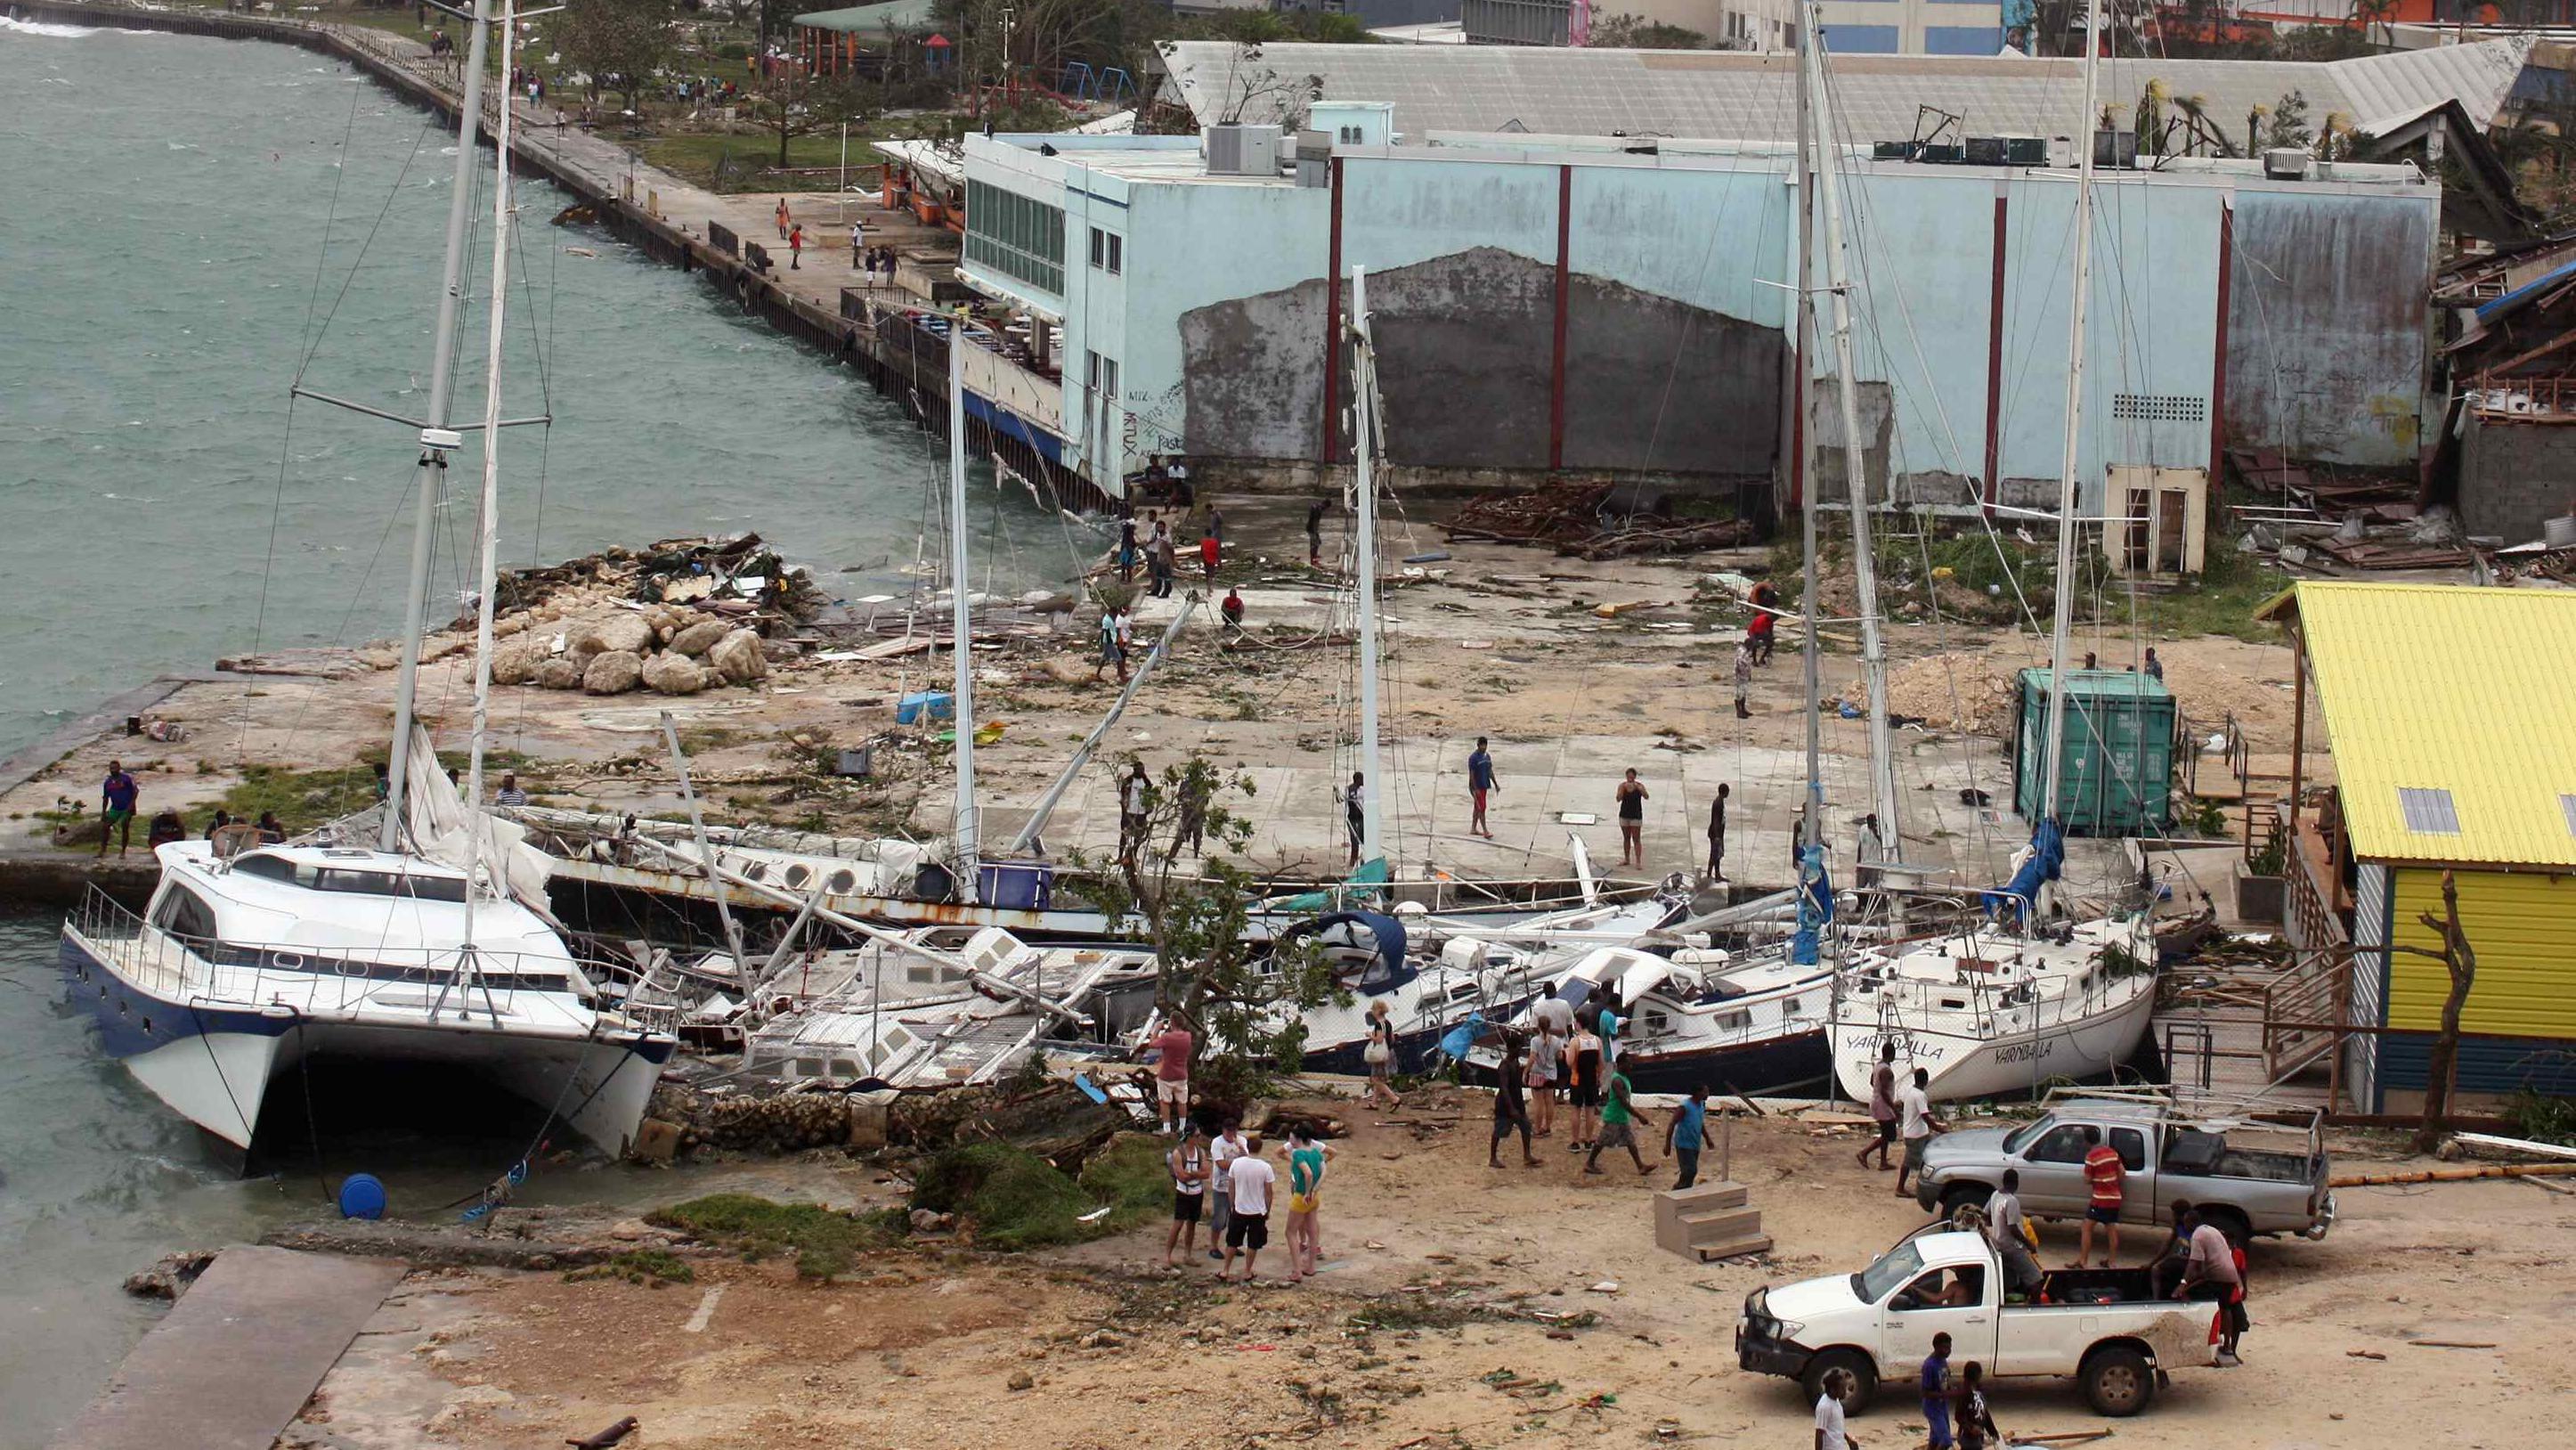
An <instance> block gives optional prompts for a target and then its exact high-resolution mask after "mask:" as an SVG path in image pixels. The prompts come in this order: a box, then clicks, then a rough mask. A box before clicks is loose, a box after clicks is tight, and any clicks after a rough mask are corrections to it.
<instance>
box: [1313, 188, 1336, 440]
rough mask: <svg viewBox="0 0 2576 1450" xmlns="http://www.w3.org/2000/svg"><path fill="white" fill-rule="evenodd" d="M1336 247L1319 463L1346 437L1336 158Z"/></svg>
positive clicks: (1327, 279)
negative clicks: (1343, 405)
mask: <svg viewBox="0 0 2576 1450" xmlns="http://www.w3.org/2000/svg"><path fill="white" fill-rule="evenodd" d="M1332 207H1333V222H1332V243H1331V245H1330V247H1329V248H1328V249H1327V252H1326V257H1325V262H1324V418H1323V427H1322V428H1321V430H1320V437H1321V442H1320V444H1319V451H1318V452H1317V453H1316V455H1315V461H1316V462H1318V463H1331V462H1332V461H1333V460H1335V459H1336V458H1339V457H1340V456H1341V435H1342V158H1340V157H1338V156H1336V157H1334V158H1333V202H1332Z"/></svg>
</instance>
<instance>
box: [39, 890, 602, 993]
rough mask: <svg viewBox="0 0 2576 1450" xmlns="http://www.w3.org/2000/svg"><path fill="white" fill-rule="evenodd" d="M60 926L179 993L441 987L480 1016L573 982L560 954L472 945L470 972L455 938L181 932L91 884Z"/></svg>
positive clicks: (128, 971)
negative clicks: (320, 944)
mask: <svg viewBox="0 0 2576 1450" xmlns="http://www.w3.org/2000/svg"><path fill="white" fill-rule="evenodd" d="M66 925H67V926H68V927H69V928H70V929H71V930H72V931H74V932H76V933H78V934H79V935H80V936H81V937H83V938H85V939H86V940H87V941H88V942H89V943H90V944H91V945H93V946H96V947H98V948H100V949H101V950H103V951H104V952H106V953H107V954H108V955H110V956H112V957H113V958H114V963H115V966H116V967H117V969H118V970H119V971H120V973H122V974H123V975H125V976H126V977H128V978H129V979H130V980H131V981H132V982H133V983H134V984H135V985H136V986H138V987H141V988H143V989H144V990H146V991H150V992H152V993H154V994H156V995H158V996H162V997H167V998H170V999H172V1000H175V1001H190V1002H207V1003H231V1004H235V1005H239V1006H244V1007H268V1006H272V1005H284V1006H288V1007H294V1008H299V1009H305V1010H312V1011H347V1010H350V1009H353V1008H356V1007H360V1006H364V1005H367V1004H369V1003H374V1004H376V1005H379V1006H387V1007H392V1006H401V1007H405V1008H412V1007H424V1006H427V1005H429V1003H430V1001H433V1000H435V999H436V994H437V993H438V992H439V991H440V990H442V989H445V990H447V994H448V995H447V1001H446V1003H445V1004H443V1006H444V1007H445V1008H446V1009H447V1010H453V1011H456V1012H458V1013H460V1014H464V1015H468V1016H479V1015H484V1014H486V1013H487V1012H497V1013H500V1014H502V1015H515V1014H516V1011H517V1002H516V998H517V994H518V993H519V992H521V991H535V992H542V993H561V992H568V991H570V990H571V983H570V980H569V978H568V977H567V975H566V973H565V970H564V967H565V963H564V961H563V960H562V959H561V958H557V957H543V956H534V955H530V954H524V953H519V952H503V951H490V950H485V949H481V948H477V949H476V950H475V951H474V953H473V955H472V970H470V971H468V970H465V969H464V968H465V963H464V961H463V960H462V959H463V958H464V956H465V953H463V952H462V951H461V950H459V949H457V948H454V947H413V948H403V947H374V948H370V949H369V950H368V952H367V954H366V955H365V956H364V957H358V956H349V955H337V954H332V953H326V952H321V951H317V950H315V949H314V948H311V947H306V946H284V945H273V944H262V943H247V942H228V941H215V940H210V939H207V938H204V937H194V936H182V935H179V934H177V933H174V932H171V931H167V930H165V929H163V928H161V927H159V926H156V925H154V924H153V923H152V922H150V921H148V920H146V919H145V918H144V917H142V916H141V915H139V914H137V913H136V912H134V911H132V910H129V909H128V908H127V907H125V906H124V905H122V904H120V903H119V902H117V901H116V900H114V899H113V898H111V897H109V896H108V895H107V894H106V893H105V892H102V891H100V890H98V889H97V888H95V887H93V888H91V890H90V892H89V894H88V895H87V896H85V897H83V898H82V900H81V902H80V904H79V905H78V906H76V907H75V908H73V910H72V912H71V915H70V919H69V921H68V922H67V923H66ZM325 984H328V990H326V988H325ZM414 999H418V1000H414Z"/></svg>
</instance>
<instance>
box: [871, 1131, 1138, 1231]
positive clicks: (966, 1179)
mask: <svg viewBox="0 0 2576 1450" xmlns="http://www.w3.org/2000/svg"><path fill="white" fill-rule="evenodd" d="M1163 1147H1164V1145H1162V1144H1160V1143H1157V1142H1156V1141H1154V1139H1152V1138H1150V1137H1147V1136H1144V1135H1142V1134H1122V1135H1120V1136H1119V1138H1118V1139H1117V1140H1116V1141H1115V1142H1113V1143H1111V1144H1110V1145H1109V1147H1108V1148H1107V1149H1105V1150H1103V1151H1102V1152H1101V1153H1100V1154H1099V1155H1098V1156H1096V1157H1094V1158H1093V1159H1092V1160H1091V1162H1090V1163H1089V1164H1088V1165H1087V1166H1086V1167H1085V1168H1084V1169H1083V1172H1082V1177H1081V1178H1080V1179H1079V1180H1076V1179H1073V1178H1069V1177H1067V1176H1065V1174H1064V1173H1062V1172H1061V1171H1059V1170H1058V1169H1057V1168H1056V1167H1055V1165H1053V1164H1051V1163H1049V1162H1047V1161H1046V1160H1045V1159H1043V1158H1040V1157H1039V1156H1037V1155H1036V1154H1034V1153H1031V1152H1029V1151H1028V1150H1026V1149H1024V1148H1015V1147H1013V1146H1011V1145H1010V1144H1008V1143H969V1144H966V1145H964V1146H962V1147H956V1148H950V1149H947V1150H945V1151H943V1152H941V1153H940V1154H938V1155H937V1156H936V1157H934V1158H932V1159H931V1160H930V1162H929V1163H928V1164H927V1165H925V1166H924V1167H923V1169H922V1172H921V1176H920V1178H919V1179H918V1180H917V1181H916V1182H915V1184H914V1186H913V1195H912V1202H913V1206H914V1207H915V1208H924V1209H928V1210H930V1211H931V1212H933V1213H953V1214H955V1215H957V1216H958V1217H959V1218H962V1219H966V1220H969V1221H971V1222H972V1223H973V1224H974V1226H975V1241H976V1242H977V1243H979V1244H984V1245H987V1246H989V1247H992V1248H997V1249H1034V1248H1044V1247H1048V1246H1050V1245H1056V1244H1078V1243H1083V1242H1086V1241H1088V1240H1091V1239H1096V1238H1104V1237H1107V1236H1108V1235H1110V1234H1115V1233H1123V1232H1125V1231H1126V1230H1128V1229H1131V1228H1134V1227H1136V1226H1137V1225H1138V1224H1141V1223H1146V1222H1149V1221H1151V1220H1152V1219H1153V1218H1155V1217H1156V1216H1157V1215H1159V1214H1162V1213H1165V1212H1168V1211H1169V1209H1170V1207H1171V1180H1170V1178H1169V1177H1168V1173H1169V1169H1168V1168H1167V1167H1166V1166H1165V1164H1164V1161H1163ZM1104 1207H1105V1208H1107V1209H1108V1210H1109V1212H1108V1213H1106V1214H1102V1215H1101V1216H1100V1217H1099V1218H1096V1219H1092V1220H1090V1221H1088V1222H1086V1221H1085V1220H1084V1215H1086V1214H1091V1213H1097V1212H1098V1211H1099V1210H1100V1209H1102V1208H1104Z"/></svg>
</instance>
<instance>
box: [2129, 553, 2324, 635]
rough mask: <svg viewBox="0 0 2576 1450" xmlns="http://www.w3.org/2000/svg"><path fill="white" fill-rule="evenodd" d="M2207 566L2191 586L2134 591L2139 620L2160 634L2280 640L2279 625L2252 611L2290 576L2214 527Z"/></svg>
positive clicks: (2277, 589)
mask: <svg viewBox="0 0 2576 1450" xmlns="http://www.w3.org/2000/svg"><path fill="white" fill-rule="evenodd" d="M2208 566H2209V567H2208V570H2207V572H2205V573H2203V574H2202V575H2201V576H2200V583H2199V585H2198V586H2197V587H2195V588H2189V589H2179V590H2176V591H2174V592H2173V593H2170V594H2147V593H2141V594H2139V596H2138V623H2139V625H2140V626H2141V627H2142V628H2145V629H2147V630H2150V631H2152V632H2154V633H2155V634H2158V635H2170V636H2174V637H2177V638H2183V639H2188V638H2190V637H2191V636H2193V635H2200V634H2223V635H2227V636H2230V637H2231V638H2235V639H2242V640H2249V641H2251V642H2253V643H2255V644H2279V643H2280V642H2281V627H2280V626H2279V625H2276V624H2263V623H2258V622H2257V621H2256V620H2255V618H2254V611H2255V610H2256V609H2258V608H2260V607H2261V606H2262V604H2263V602H2264V601H2265V600H2268V599H2270V598H2271V597H2272V596H2273V595H2275V594H2278V593H2280V592H2281V591H2282V590H2284V589H2287V588H2288V587H2290V576H2289V575H2288V574H2287V573H2284V572H2283V571H2281V570H2279V569H2274V568H2269V567H2267V566H2265V565H2264V564H2263V563H2262V561H2261V560H2259V559H2257V558H2255V557H2254V556H2253V555H2251V554H2245V553H2240V552H2238V551H2237V548H2236V541H2235V540H2233V539H2230V538H2229V537H2227V535H2226V534H2225V533H2224V532H2220V531H2212V533H2211V535H2210V540H2209V556H2208Z"/></svg>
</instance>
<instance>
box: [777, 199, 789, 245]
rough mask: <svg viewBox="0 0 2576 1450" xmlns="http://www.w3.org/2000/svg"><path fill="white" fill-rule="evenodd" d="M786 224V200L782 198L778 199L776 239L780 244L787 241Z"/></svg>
mask: <svg viewBox="0 0 2576 1450" xmlns="http://www.w3.org/2000/svg"><path fill="white" fill-rule="evenodd" d="M787 224H788V215H787V198H785V197H783V196H782V197H780V198H779V199H778V239H779V240H780V241H782V242H783V241H785V240H787Z"/></svg>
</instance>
